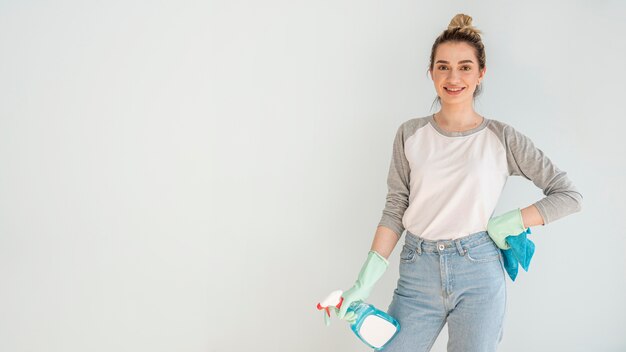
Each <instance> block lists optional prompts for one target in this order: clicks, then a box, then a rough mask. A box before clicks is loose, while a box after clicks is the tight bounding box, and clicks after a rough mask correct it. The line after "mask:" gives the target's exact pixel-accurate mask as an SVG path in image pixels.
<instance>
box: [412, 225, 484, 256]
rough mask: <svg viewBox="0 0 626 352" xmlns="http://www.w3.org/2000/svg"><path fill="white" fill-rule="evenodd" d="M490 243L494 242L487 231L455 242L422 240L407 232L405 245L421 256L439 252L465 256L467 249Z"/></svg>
mask: <svg viewBox="0 0 626 352" xmlns="http://www.w3.org/2000/svg"><path fill="white" fill-rule="evenodd" d="M489 241H491V242H493V240H492V239H491V237H489V234H488V233H487V231H479V232H475V233H472V234H469V235H467V236H464V237H460V238H457V239H454V240H436V241H434V240H428V239H425V238H422V237H420V236H418V235H415V234H413V233H411V232H409V231H408V230H407V231H406V236H405V240H404V243H405V245H406V246H408V247H409V248H413V249H415V250H416V251H417V253H418V254H421V253H422V251H424V252H427V253H434V252H437V253H441V254H446V253H450V252H454V251H457V252H459V254H460V255H465V253H466V252H467V248H471V247H474V246H478V245H480V244H483V243H485V242H489ZM494 245H495V244H494Z"/></svg>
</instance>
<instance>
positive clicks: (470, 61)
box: [435, 60, 474, 64]
mask: <svg viewBox="0 0 626 352" xmlns="http://www.w3.org/2000/svg"><path fill="white" fill-rule="evenodd" d="M440 62H441V63H444V64H449V62H448V61H446V60H437V62H435V63H436V64H438V63H440ZM466 62H469V63H472V64H473V63H474V61H472V60H461V61H459V64H464V63H466Z"/></svg>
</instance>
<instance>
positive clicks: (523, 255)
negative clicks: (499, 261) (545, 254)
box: [500, 227, 535, 281]
mask: <svg viewBox="0 0 626 352" xmlns="http://www.w3.org/2000/svg"><path fill="white" fill-rule="evenodd" d="M529 234H530V227H529V228H527V229H526V230H525V231H524V232H521V233H520V234H519V235H517V236H507V237H506V239H505V240H506V243H508V244H509V246H511V248H509V249H500V251H501V252H502V255H503V258H504V268H505V269H506V272H507V273H508V274H509V277H511V280H512V281H515V277H517V271H518V265H521V266H522V268H523V269H524V271H528V265H529V264H530V259H531V258H532V257H533V254H534V253H535V244H534V243H533V241H531V240H529V239H528V238H527V237H526V236H527V235H529Z"/></svg>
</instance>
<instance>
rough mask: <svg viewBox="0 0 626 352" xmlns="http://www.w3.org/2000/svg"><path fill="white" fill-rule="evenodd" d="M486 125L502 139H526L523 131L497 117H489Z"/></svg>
mask: <svg viewBox="0 0 626 352" xmlns="http://www.w3.org/2000/svg"><path fill="white" fill-rule="evenodd" d="M487 127H488V128H489V129H490V130H491V131H492V132H494V133H495V134H496V135H497V136H498V137H499V138H501V139H502V140H503V141H513V140H520V139H527V138H528V136H526V135H525V134H524V133H522V132H521V131H520V130H518V129H517V128H515V127H514V126H513V125H512V124H510V123H507V122H503V121H500V120H497V119H489V124H488V125H487Z"/></svg>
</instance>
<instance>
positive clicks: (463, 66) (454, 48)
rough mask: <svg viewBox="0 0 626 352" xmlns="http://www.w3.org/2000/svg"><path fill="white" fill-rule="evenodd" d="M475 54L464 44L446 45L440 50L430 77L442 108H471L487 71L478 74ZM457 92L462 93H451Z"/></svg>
mask: <svg viewBox="0 0 626 352" xmlns="http://www.w3.org/2000/svg"><path fill="white" fill-rule="evenodd" d="M474 51H475V50H474V48H473V47H472V46H471V45H469V44H467V43H464V42H460V43H458V42H457V43H453V42H447V43H443V44H440V45H439V46H438V47H437V50H436V51H435V60H434V63H433V69H432V71H430V75H431V77H432V80H433V83H434V84H435V89H436V90H437V95H438V96H439V97H440V98H441V102H442V104H464V103H465V104H472V101H473V94H474V91H475V90H476V86H477V85H478V83H480V81H481V80H482V79H483V76H484V75H485V72H486V71H487V68H486V67H485V68H484V69H483V70H482V71H479V68H478V59H477V58H476V54H475V53H474ZM448 88H450V90H448ZM457 89H461V91H458V92H454V91H451V90H457Z"/></svg>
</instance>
